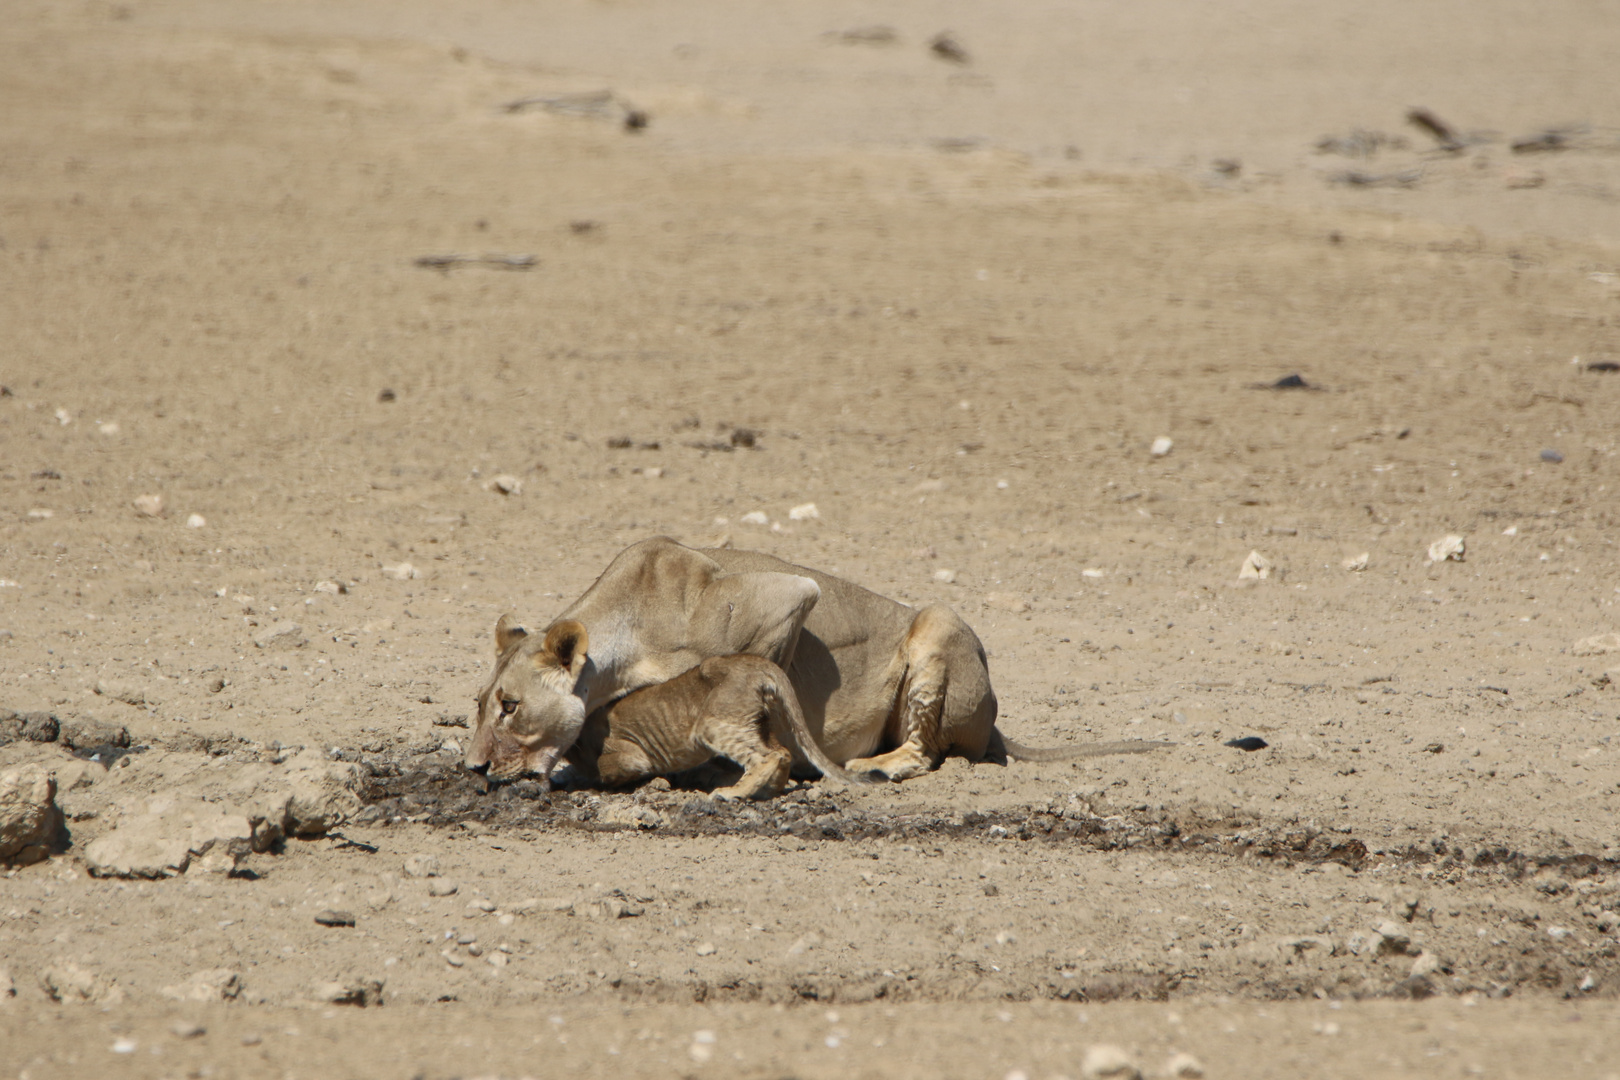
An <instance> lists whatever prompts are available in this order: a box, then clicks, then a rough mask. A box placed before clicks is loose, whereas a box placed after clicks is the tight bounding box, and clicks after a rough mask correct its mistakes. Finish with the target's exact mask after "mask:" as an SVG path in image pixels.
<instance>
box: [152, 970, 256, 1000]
mask: <svg viewBox="0 0 1620 1080" xmlns="http://www.w3.org/2000/svg"><path fill="white" fill-rule="evenodd" d="M161 992H162V994H163V996H164V997H166V998H168V999H169V1000H170V1001H235V1000H236V998H237V996H238V995H240V994H241V993H242V976H241V974H240V973H238V972H235V971H232V970H230V969H229V968H209V969H208V970H206V971H199V972H197V973H196V974H194V975H192V976H191V978H189V979H187V980H186V981H185V982H183V983H178V984H176V985H174V986H165V987H164V988H163V990H162V991H161Z"/></svg>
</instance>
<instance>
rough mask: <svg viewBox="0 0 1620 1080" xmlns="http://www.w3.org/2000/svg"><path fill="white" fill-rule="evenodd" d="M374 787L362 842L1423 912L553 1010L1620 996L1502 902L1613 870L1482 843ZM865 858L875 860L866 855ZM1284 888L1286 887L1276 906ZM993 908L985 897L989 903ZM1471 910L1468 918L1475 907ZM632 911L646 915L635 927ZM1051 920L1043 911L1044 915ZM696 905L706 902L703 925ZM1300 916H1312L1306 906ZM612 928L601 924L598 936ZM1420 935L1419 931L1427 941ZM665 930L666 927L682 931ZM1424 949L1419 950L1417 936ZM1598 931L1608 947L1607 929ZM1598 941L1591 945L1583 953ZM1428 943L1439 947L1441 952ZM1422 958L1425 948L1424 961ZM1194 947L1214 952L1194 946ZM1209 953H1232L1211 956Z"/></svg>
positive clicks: (1030, 813)
mask: <svg viewBox="0 0 1620 1080" xmlns="http://www.w3.org/2000/svg"><path fill="white" fill-rule="evenodd" d="M371 767H372V770H373V774H374V778H373V781H372V784H371V788H370V791H369V792H368V794H367V796H366V808H365V810H363V811H362V813H361V815H360V822H363V823H366V824H370V825H373V826H388V825H390V824H405V823H408V822H409V823H421V824H425V825H427V826H429V827H430V828H432V829H435V830H461V829H471V830H473V831H474V832H475V834H476V835H480V836H488V837H492V838H495V839H497V840H498V839H500V838H510V839H516V840H518V841H521V842H525V843H537V842H541V841H544V840H546V839H548V838H549V839H554V840H555V839H564V840H566V841H568V842H571V843H573V844H580V843H584V844H587V845H588V844H590V843H591V842H592V839H591V838H592V837H594V838H596V839H597V840H598V841H599V842H604V843H605V842H609V841H610V840H612V839H613V838H615V837H617V836H621V835H623V834H627V833H628V834H639V835H642V836H647V837H649V838H650V837H659V838H667V839H668V840H669V841H671V842H672V843H673V842H676V841H678V840H680V839H712V838H723V837H743V836H748V837H762V838H776V839H779V840H783V841H788V842H791V843H793V844H794V845H795V846H796V847H797V848H799V849H805V848H807V847H813V846H815V845H835V846H839V845H842V846H848V847H860V848H867V847H870V845H869V844H863V843H861V842H870V841H880V842H883V841H887V842H895V843H903V844H904V845H905V850H908V851H910V850H913V849H914V848H915V849H920V850H921V851H922V852H923V854H924V855H925V856H930V857H943V858H941V862H942V863H944V864H953V863H954V864H957V865H960V864H963V863H966V862H968V861H970V860H972V859H973V858H975V857H977V856H978V855H979V853H980V851H982V850H983V848H984V847H985V845H986V844H991V845H998V844H1004V843H1005V844H1013V845H1018V846H1023V845H1024V844H1028V845H1031V846H1032V847H1034V846H1044V847H1046V848H1047V849H1057V850H1058V851H1060V852H1062V853H1063V854H1065V855H1071V856H1072V855H1075V854H1077V853H1080V852H1096V853H1122V852H1130V853H1133V854H1134V855H1135V856H1136V857H1137V858H1143V857H1146V858H1147V859H1148V860H1150V861H1151V862H1152V863H1154V864H1155V865H1156V866H1158V867H1159V868H1161V869H1162V870H1163V871H1164V872H1165V874H1166V875H1167V876H1168V875H1169V874H1173V873H1174V872H1175V870H1176V868H1178V867H1186V866H1188V865H1201V866H1204V867H1206V868H1208V867H1210V866H1211V865H1214V866H1215V867H1216V868H1217V869H1216V870H1215V872H1216V873H1219V869H1218V868H1219V867H1220V866H1221V865H1222V864H1227V865H1242V866H1248V867H1254V868H1263V870H1264V871H1269V872H1271V873H1273V874H1278V875H1295V876H1297V875H1304V874H1313V873H1319V872H1320V871H1322V869H1323V868H1324V867H1326V866H1332V867H1334V868H1337V869H1338V871H1339V872H1340V873H1347V874H1349V875H1351V876H1352V878H1354V879H1363V880H1371V879H1373V878H1375V877H1377V876H1378V875H1379V874H1381V873H1389V872H1393V873H1397V874H1401V875H1403V876H1406V875H1412V874H1416V875H1417V876H1418V878H1419V880H1421V881H1422V882H1423V883H1424V884H1423V889H1424V896H1425V897H1426V899H1421V900H1420V899H1418V896H1419V894H1418V893H1417V892H1411V893H1410V894H1409V895H1410V896H1411V899H1410V900H1408V901H1406V902H1404V903H1403V902H1402V901H1401V900H1400V899H1397V900H1396V903H1395V908H1394V910H1395V912H1396V914H1397V918H1396V919H1394V920H1387V919H1386V920H1383V921H1382V922H1381V923H1380V924H1379V928H1378V929H1368V930H1366V931H1364V932H1356V931H1351V932H1350V933H1348V934H1346V933H1345V931H1344V930H1343V929H1341V930H1339V931H1338V932H1337V933H1332V934H1328V933H1324V934H1304V935H1275V934H1258V933H1255V932H1254V931H1253V930H1252V929H1251V928H1250V927H1249V926H1247V925H1244V926H1242V927H1240V928H1239V929H1238V931H1237V933H1238V935H1239V937H1240V938H1246V939H1247V940H1244V941H1239V942H1238V943H1237V944H1236V946H1235V947H1236V949H1237V954H1236V955H1237V960H1238V962H1237V963H1236V964H1233V963H1230V962H1226V963H1209V964H1200V963H1196V962H1195V963H1181V964H1158V965H1151V964H1137V965H1131V964H1122V963H1119V962H1117V961H1115V962H1107V961H1100V962H1094V963H1090V964H1086V963H1060V964H1057V965H1055V966H1054V965H1049V966H1048V970H1044V971H1043V970H1040V969H1039V966H1026V965H1012V964H1009V965H1007V967H1006V969H1005V970H1003V967H1002V966H1001V965H996V964H991V963H988V962H987V961H984V960H981V959H977V958H968V957H963V956H956V955H952V956H950V957H948V958H942V959H943V960H944V962H943V963H938V964H935V965H933V966H932V968H931V970H930V969H927V968H924V969H919V970H914V971H906V972H901V973H897V972H896V971H894V970H885V971H882V972H878V971H863V970H860V968H859V967H858V966H857V967H855V968H843V969H840V970H834V971H822V972H818V973H813V974H811V973H802V972H801V973H795V974H790V975H783V976H779V977H777V978H774V979H773V978H770V977H767V976H765V975H764V974H763V973H761V975H760V977H755V978H746V977H730V978H719V979H706V978H695V977H690V976H687V977H677V978H668V977H660V976H657V975H646V974H636V973H632V972H623V973H620V974H618V975H615V976H613V977H612V978H609V979H606V980H603V979H600V978H589V977H583V976H579V975H577V974H565V975H557V976H553V977H552V978H551V979H550V980H549V981H548V988H549V990H550V991H551V992H554V993H570V994H578V993H590V992H604V991H605V992H612V993H615V994H618V995H620V996H626V997H631V998H647V999H652V1000H667V1001H685V1000H695V1001H708V1000H743V1001H755V1000H765V1001H782V1000H789V1001H791V1000H814V1001H846V1002H848V1001H870V1000H878V999H882V1000H897V1001H898V1000H904V1001H915V1000H962V999H982V998H999V999H1007V1000H1026V1001H1027V1000H1037V999H1058V1000H1070V1001H1111V1000H1151V1001H1157V1000H1165V999H1167V998H1168V997H1170V996H1171V995H1173V994H1174V995H1178V996H1179V995H1186V994H1189V993H1191V994H1205V993H1221V994H1240V995H1243V996H1249V997H1260V998H1291V997H1302V996H1312V995H1314V996H1318V997H1324V996H1334V997H1351V998H1366V997H1400V998H1425V997H1429V996H1432V995H1435V994H1479V993H1484V994H1489V995H1492V996H1497V997H1503V996H1509V995H1511V994H1513V993H1515V992H1519V991H1525V990H1528V991H1541V992H1548V991H1551V992H1554V993H1558V994H1562V995H1564V996H1569V997H1586V996H1592V995H1594V994H1595V995H1597V996H1613V991H1612V990H1605V989H1604V988H1608V987H1611V986H1613V985H1615V984H1617V983H1620V948H1617V944H1616V941H1615V939H1614V938H1613V937H1612V936H1610V935H1609V934H1608V933H1607V932H1604V931H1603V928H1601V927H1594V926H1593V925H1591V923H1592V921H1593V920H1592V919H1591V918H1588V919H1587V920H1586V925H1584V926H1583V925H1579V924H1577V925H1576V926H1574V927H1560V926H1557V925H1554V924H1553V921H1552V920H1549V922H1548V924H1547V925H1541V923H1542V921H1543V918H1544V916H1543V913H1541V912H1538V911H1535V910H1533V909H1532V907H1530V906H1528V905H1524V904H1517V903H1512V902H1508V901H1506V900H1505V899H1504V898H1503V897H1502V895H1501V894H1502V892H1503V891H1504V890H1511V889H1513V888H1514V887H1528V888H1530V889H1533V890H1534V893H1535V894H1536V895H1538V896H1541V897H1545V898H1547V899H1556V898H1560V897H1563V898H1565V899H1570V898H1571V897H1572V896H1573V894H1576V893H1579V894H1580V895H1581V896H1583V897H1587V896H1589V897H1591V898H1592V900H1593V901H1594V902H1593V903H1592V904H1582V905H1579V906H1578V907H1577V911H1578V912H1586V913H1588V914H1589V916H1595V915H1598V914H1599V913H1600V912H1601V911H1602V910H1603V909H1601V908H1599V907H1597V906H1596V904H1598V903H1608V904H1610V905H1613V904H1615V903H1617V902H1620V901H1613V900H1607V899H1606V898H1607V897H1609V896H1610V895H1611V894H1613V893H1615V892H1616V887H1615V886H1611V885H1609V884H1608V881H1609V880H1610V879H1611V878H1612V877H1614V876H1615V874H1616V872H1617V871H1620V867H1617V866H1616V865H1615V861H1614V860H1612V859H1604V858H1600V857H1596V856H1592V855H1589V854H1585V853H1578V852H1571V851H1551V852H1527V851H1523V850H1519V849H1517V848H1514V847H1512V846H1510V845H1505V844H1494V843H1492V842H1490V841H1489V839H1487V838H1476V839H1474V840H1472V841H1470V842H1467V843H1462V842H1457V843H1453V844H1449V845H1448V844H1446V843H1442V842H1439V841H1431V842H1427V843H1423V844H1406V845H1397V846H1386V847H1379V848H1373V847H1370V846H1369V845H1368V844H1367V843H1366V842H1364V841H1362V840H1361V839H1358V838H1356V837H1354V836H1351V835H1349V834H1348V832H1347V831H1344V832H1341V831H1336V830H1333V829H1321V828H1317V827H1315V826H1310V825H1301V824H1299V823H1295V822H1284V821H1262V820H1254V821H1242V822H1239V821H1234V820H1228V821H1212V820H1206V819H1201V818H1199V817H1198V816H1197V815H1196V814H1193V813H1189V812H1182V813H1178V812H1175V811H1164V812H1152V813H1144V812H1141V811H1136V810H1129V809H1126V810H1122V811H1120V812H1115V811H1114V809H1113V808H1110V807H1106V806H1099V805H1095V804H1093V803H1090V802H1087V801H1084V800H1073V799H1071V800H1070V801H1069V803H1068V805H1066V806H1058V805H1055V804H1052V805H1047V806H1021V807H1014V808H1001V809H994V810H967V811H962V810H958V809H951V808H944V807H928V806H915V805H913V806H908V807H905V808H903V809H895V810H886V809H871V808H866V807H862V806H859V805H855V804H856V803H857V802H858V799H855V798H852V797H850V796H849V795H847V794H845V793H841V792H839V791H837V790H834V789H829V788H827V787H825V786H822V785H818V784H798V785H796V786H795V787H792V788H790V789H789V790H788V791H787V792H786V793H785V794H784V795H782V796H781V797H779V798H777V799H774V800H770V801H768V802H759V803H730V802H717V801H714V800H712V799H710V798H708V797H707V795H706V794H705V793H704V792H703V790H702V789H703V788H707V787H711V786H715V785H716V784H720V783H724V782H725V780H724V777H723V776H721V775H717V774H718V773H719V772H720V770H710V771H707V772H705V771H704V770H699V771H697V772H695V773H689V774H683V775H681V776H678V777H676V778H675V780H676V782H677V783H678V784H680V785H682V786H666V785H663V784H659V783H658V782H656V781H655V782H654V784H653V785H649V786H646V787H643V788H641V789H639V790H637V791H634V792H604V791H596V790H590V789H584V788H574V789H559V790H556V791H553V792H550V793H546V792H542V791H541V789H540V786H539V785H538V784H537V783H535V782H533V781H519V782H516V783H506V784H491V783H490V782H489V781H487V780H485V779H484V778H483V777H480V776H475V775H471V774H469V773H467V772H466V771H465V770H464V769H462V768H461V767H460V766H459V765H458V764H452V763H445V762H443V761H433V760H429V761H427V762H422V761H420V760H418V762H417V763H414V764H409V763H405V764H402V763H401V762H399V761H397V760H383V759H377V758H373V759H372V760H371ZM871 858H873V859H877V858H879V856H878V855H877V854H872V855H871ZM1285 887H1286V886H1285ZM996 891H997V890H996V889H995V888H994V887H993V886H991V887H989V888H987V890H986V895H987V896H994V895H996ZM1464 897H1471V898H1473V902H1482V903H1483V906H1484V908H1485V909H1486V910H1489V911H1491V912H1492V913H1493V914H1495V915H1496V916H1497V917H1498V918H1499V919H1501V920H1505V921H1508V922H1510V923H1512V924H1513V925H1514V926H1515V927H1516V928H1517V929H1518V930H1520V931H1528V933H1523V932H1520V933H1508V934H1496V935H1494V936H1485V935H1484V932H1483V931H1480V932H1478V933H1477V934H1476V936H1475V937H1474V939H1473V940H1469V939H1468V937H1467V936H1465V935H1449V934H1446V933H1444V927H1443V926H1442V925H1440V924H1441V923H1443V922H1444V918H1443V916H1441V917H1439V918H1438V919H1437V912H1440V911H1441V909H1444V908H1448V907H1449V908H1450V910H1449V914H1450V916H1451V917H1453V918H1456V917H1457V916H1458V915H1459V910H1458V907H1459V905H1465V904H1467V903H1468V902H1470V901H1469V900H1465V899H1463V898H1464ZM1481 897H1483V900H1482V901H1481V900H1480V898H1481ZM653 899H654V898H652V897H637V896H634V895H629V894H625V893H623V892H622V891H615V893H614V894H613V897H611V898H609V900H608V906H607V907H603V908H600V909H599V910H598V909H593V910H598V917H610V916H611V915H612V913H613V912H615V911H617V912H621V913H622V912H624V911H626V910H633V913H634V914H637V915H640V914H642V913H643V911H644V910H654V909H655V908H656V906H657V905H656V903H655V902H653ZM637 902H640V903H642V904H644V905H649V906H648V907H646V908H642V907H635V908H633V909H631V908H629V907H628V905H633V904H636V903H637ZM1051 902H1052V903H1054V904H1055V903H1057V901H1056V900H1053V901H1051ZM704 903H705V902H700V903H699V907H702V906H704ZM1305 906H1309V904H1308V903H1306V904H1305ZM600 912H607V913H608V916H601V915H600ZM1425 920H1427V927H1426V926H1425ZM677 925H679V922H678V920H677ZM1425 929H1428V930H1429V931H1430V933H1429V934H1428V936H1427V938H1425V935H1424V933H1423V931H1424V930H1425ZM1608 929H1611V930H1612V929H1614V927H1613V926H1611V927H1609V928H1608ZM1594 930H1596V931H1598V932H1596V933H1594V932H1593V931H1594ZM1437 931H1438V932H1437ZM1419 942H1422V943H1421V944H1420V943H1419ZM1204 944H1205V945H1206V946H1207V945H1208V942H1205V943H1204ZM1222 944H1231V943H1229V942H1223V943H1222Z"/></svg>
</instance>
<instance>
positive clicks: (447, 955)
mask: <svg viewBox="0 0 1620 1080" xmlns="http://www.w3.org/2000/svg"><path fill="white" fill-rule="evenodd" d="M439 955H440V956H442V957H444V962H445V963H447V964H449V965H450V966H451V967H453V968H458V967H462V966H464V965H465V964H466V963H467V962H466V961H465V960H463V959H462V958H461V957H459V956H457V955H456V954H455V953H453V952H451V951H450V950H449V949H445V950H444V951H443V952H441V953H440V954H439Z"/></svg>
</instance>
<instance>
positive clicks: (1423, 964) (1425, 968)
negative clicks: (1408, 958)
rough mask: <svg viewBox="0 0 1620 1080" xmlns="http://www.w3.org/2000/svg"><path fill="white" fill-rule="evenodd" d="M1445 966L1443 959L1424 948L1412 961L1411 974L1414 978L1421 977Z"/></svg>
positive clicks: (1438, 970)
mask: <svg viewBox="0 0 1620 1080" xmlns="http://www.w3.org/2000/svg"><path fill="white" fill-rule="evenodd" d="M1445 967H1446V964H1445V961H1444V960H1441V959H1440V957H1438V956H1436V955H1435V954H1434V953H1432V952H1430V951H1429V950H1427V949H1424V950H1423V951H1422V952H1420V953H1418V954H1417V959H1416V960H1413V961H1412V971H1411V976H1412V978H1414V979H1418V978H1422V977H1423V976H1425V975H1433V974H1435V973H1436V972H1440V971H1444V970H1445Z"/></svg>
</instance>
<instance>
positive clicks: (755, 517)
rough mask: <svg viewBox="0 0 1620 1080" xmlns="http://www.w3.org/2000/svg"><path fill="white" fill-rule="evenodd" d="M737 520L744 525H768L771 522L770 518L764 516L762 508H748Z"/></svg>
mask: <svg viewBox="0 0 1620 1080" xmlns="http://www.w3.org/2000/svg"><path fill="white" fill-rule="evenodd" d="M737 520H739V521H741V522H742V523H743V524H744V525H769V524H770V523H771V519H770V518H768V517H766V516H765V511H763V510H750V511H749V512H748V513H746V514H744V515H743V516H742V517H740V518H738V519H737Z"/></svg>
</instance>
